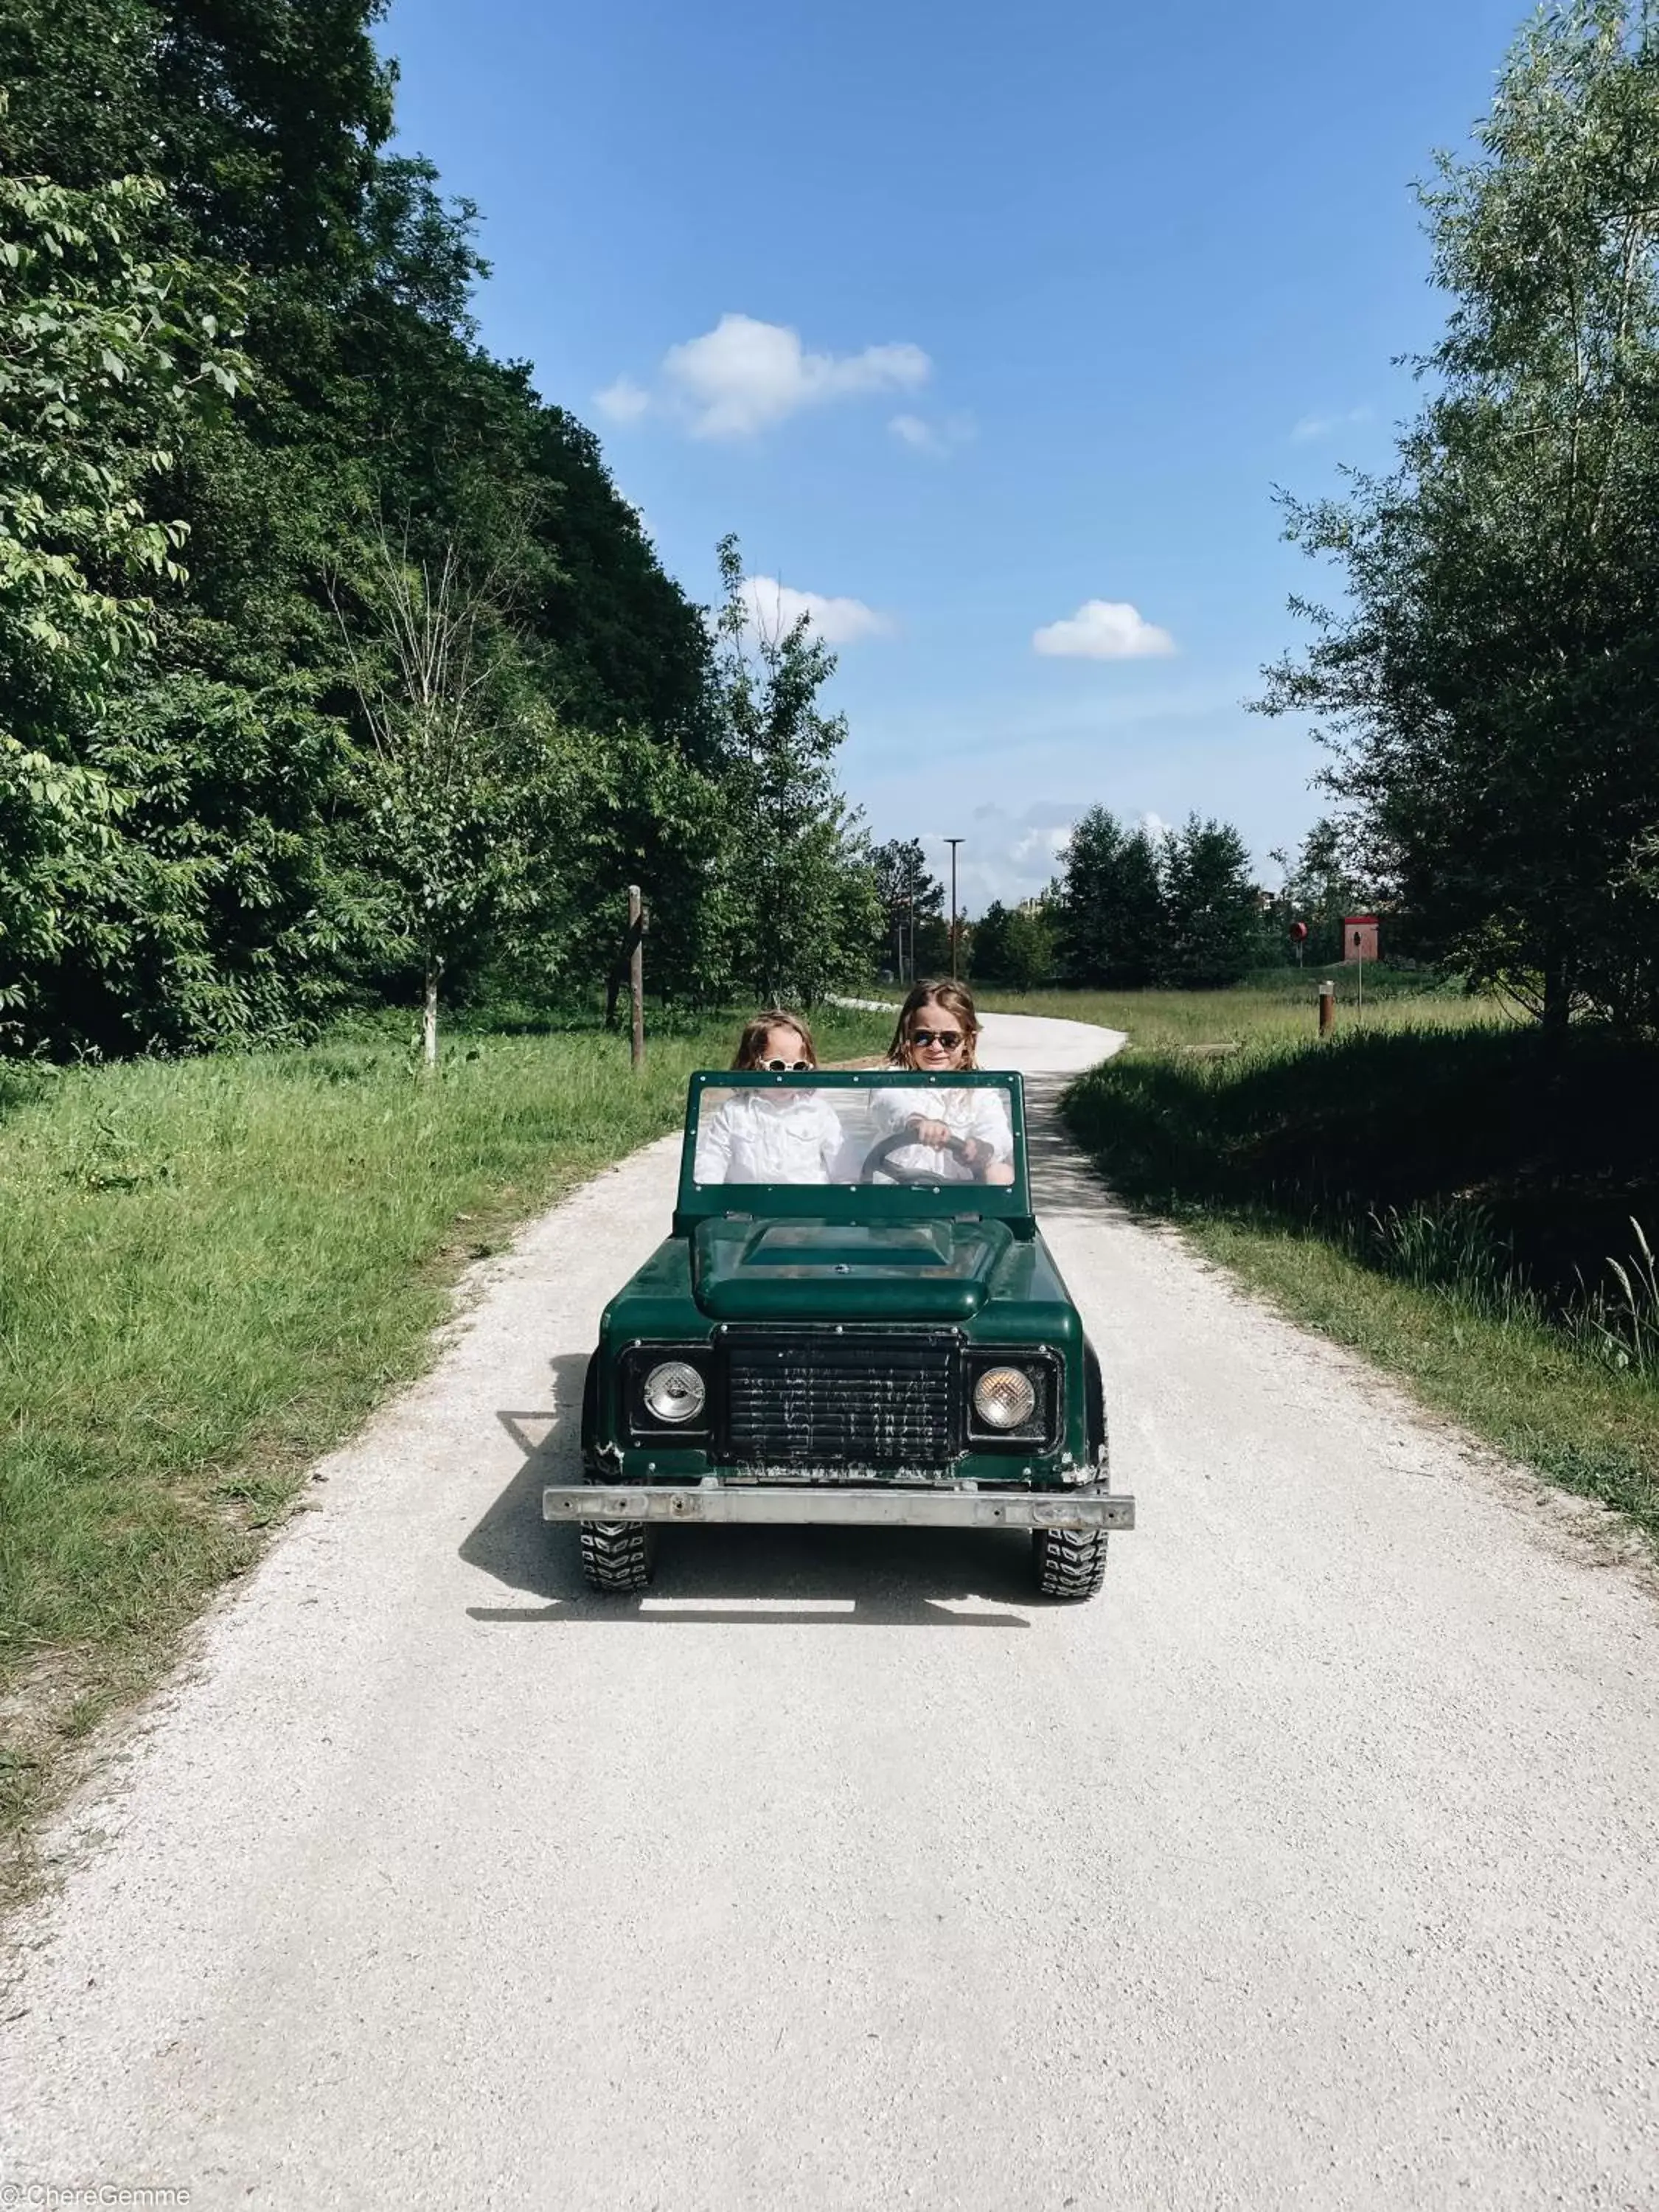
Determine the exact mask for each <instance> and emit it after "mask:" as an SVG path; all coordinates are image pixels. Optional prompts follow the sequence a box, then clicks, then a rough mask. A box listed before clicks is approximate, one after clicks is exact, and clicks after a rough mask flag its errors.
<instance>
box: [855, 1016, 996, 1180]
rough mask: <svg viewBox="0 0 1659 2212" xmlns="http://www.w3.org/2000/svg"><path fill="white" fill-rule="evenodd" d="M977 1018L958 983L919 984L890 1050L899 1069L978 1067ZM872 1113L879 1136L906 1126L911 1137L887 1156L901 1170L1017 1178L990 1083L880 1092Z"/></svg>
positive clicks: (929, 1176) (941, 1176) (924, 1175)
mask: <svg viewBox="0 0 1659 2212" xmlns="http://www.w3.org/2000/svg"><path fill="white" fill-rule="evenodd" d="M978 1038H979V1016H978V1015H977V1014H976V1013H975V1011H974V1001H973V996H972V994H971V993H969V991H968V990H967V989H966V988H965V987H964V986H963V985H962V984H960V983H918V984H917V985H916V987H915V990H913V991H912V992H911V994H910V995H909V997H908V999H906V1000H905V1001H904V1004H903V1005H902V1006H901V1007H900V1009H899V1018H898V1026H897V1027H896V1029H895V1030H894V1031H893V1042H892V1043H891V1045H890V1047H889V1048H888V1054H887V1056H888V1058H889V1060H890V1061H891V1062H892V1064H893V1065H894V1066H896V1067H908V1068H914V1069H915V1070H916V1071H917V1072H918V1073H921V1074H924V1075H949V1074H954V1073H957V1071H958V1070H960V1069H963V1068H969V1067H975V1066H977V1065H978V1061H977V1060H976V1058H975V1044H976V1043H977V1042H978ZM870 1118H871V1120H872V1121H873V1122H874V1124H875V1125H876V1127H878V1129H880V1130H881V1131H882V1132H883V1133H884V1134H886V1135H892V1134H895V1133H896V1132H897V1131H899V1130H900V1129H903V1128H908V1129H909V1130H911V1131H912V1132H913V1133H914V1134H915V1143H914V1144H912V1145H906V1146H902V1147H901V1149H900V1150H899V1151H897V1152H892V1153H890V1154H889V1158H890V1162H891V1164H892V1165H893V1166H894V1167H895V1168H896V1169H897V1170H899V1172H900V1173H901V1174H902V1175H904V1176H907V1177H908V1178H911V1179H912V1180H915V1181H917V1182H999V1183H1008V1182H1012V1181H1013V1179H1014V1137H1013V1131H1012V1129H1011V1128H1010V1127H1009V1126H1008V1109H1007V1107H1006V1104H1005V1103H1004V1100H1003V1096H1002V1093H1001V1092H1000V1091H994V1090H992V1089H990V1088H988V1087H987V1088H984V1089H981V1088H979V1087H978V1086H972V1087H969V1088H966V1089H963V1090H960V1091H954V1090H948V1089H943V1088H941V1089H939V1090H938V1091H930V1092H929V1093H928V1094H927V1096H926V1097H918V1096H917V1094H916V1093H915V1091H874V1092H872V1095H871V1099H870Z"/></svg>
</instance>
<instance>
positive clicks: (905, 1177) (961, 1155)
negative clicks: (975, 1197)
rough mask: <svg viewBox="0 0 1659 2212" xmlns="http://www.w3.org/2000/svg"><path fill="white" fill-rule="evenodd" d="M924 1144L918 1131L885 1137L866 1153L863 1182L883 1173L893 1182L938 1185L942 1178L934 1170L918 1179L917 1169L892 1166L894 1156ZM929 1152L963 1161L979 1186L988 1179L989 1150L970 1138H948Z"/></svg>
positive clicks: (922, 1173)
mask: <svg viewBox="0 0 1659 2212" xmlns="http://www.w3.org/2000/svg"><path fill="white" fill-rule="evenodd" d="M920 1142H921V1139H919V1138H918V1137H917V1135H916V1133H915V1130H914V1129H896V1130H895V1131H894V1133H893V1134H892V1135H891V1136H890V1137H884V1138H883V1139H882V1140H881V1142H880V1143H879V1144H878V1145H875V1146H872V1147H871V1149H870V1151H869V1152H866V1155H865V1159H864V1165H863V1166H862V1167H861V1168H860V1170H859V1181H860V1182H874V1181H875V1179H876V1176H877V1173H878V1171H879V1172H880V1173H881V1174H883V1175H884V1176H886V1177H887V1178H888V1180H889V1181H890V1182H902V1183H921V1184H933V1183H936V1182H938V1181H939V1176H937V1175H936V1174H935V1173H934V1172H933V1170H932V1169H931V1168H926V1169H924V1170H922V1172H921V1174H920V1175H918V1174H917V1173H916V1172H915V1170H913V1169H910V1168H896V1167H894V1166H893V1165H892V1164H891V1156H892V1154H893V1153H895V1152H905V1151H907V1150H908V1148H909V1146H912V1145H915V1144H918V1143H920ZM929 1149H930V1150H932V1151H933V1152H950V1153H951V1154H952V1155H953V1156H954V1157H955V1158H957V1159H959V1160H962V1161H963V1162H964V1163H965V1164H966V1165H967V1166H968V1167H969V1169H970V1170H972V1173H973V1180H974V1181H975V1182H983V1181H984V1179H985V1178H984V1176H983V1175H982V1173H981V1170H982V1169H983V1167H984V1165H985V1154H986V1152H987V1148H986V1147H985V1146H982V1145H976V1144H975V1142H974V1141H973V1139H971V1138H970V1137H947V1138H946V1139H945V1142H944V1144H943V1145H935V1146H930V1147H929Z"/></svg>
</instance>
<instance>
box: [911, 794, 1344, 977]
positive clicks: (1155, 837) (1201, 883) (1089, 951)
mask: <svg viewBox="0 0 1659 2212" xmlns="http://www.w3.org/2000/svg"><path fill="white" fill-rule="evenodd" d="M877 858H878V863H879V864H880V865H879V868H878V874H879V878H880V881H881V884H882V885H883V891H884V899H885V902H886V910H887V914H888V921H889V931H888V939H887V943H888V948H889V957H890V958H891V957H892V951H893V949H894V948H896V947H897V948H902V945H903V942H904V933H905V927H906V923H907V918H908V916H909V915H912V914H913V913H914V915H915V916H916V921H915V924H914V925H913V927H914V928H915V934H916V936H917V939H918V941H919V944H920V947H921V951H922V953H923V954H924V955H925V956H927V957H925V958H924V960H923V963H922V964H921V966H920V967H917V966H915V965H914V964H912V965H911V966H910V967H909V969H908V972H909V973H912V974H920V973H925V972H926V971H927V967H928V966H932V967H933V968H934V969H944V968H945V967H946V966H947V965H948V964H949V961H950V933H949V926H948V924H947V923H946V922H945V920H944V919H943V908H944V902H945V893H944V887H943V885H942V884H939V883H938V882H937V881H936V880H935V879H934V878H933V877H932V876H930V875H929V874H928V873H927V868H926V866H925V863H924V861H923V858H922V848H921V845H920V844H919V843H916V842H914V841H912V842H910V843H908V844H902V843H898V842H895V843H893V844H891V845H888V846H884V847H880V848H878V854H877ZM1298 888H1299V889H1302V890H1306V891H1307V892H1309V893H1310V894H1313V893H1315V892H1316V886H1315V884H1314V883H1313V880H1312V878H1311V877H1310V878H1309V881H1308V883H1307V884H1305V885H1303V886H1298ZM1327 891H1331V892H1333V893H1334V896H1342V891H1336V890H1335V887H1334V886H1321V887H1319V889H1318V891H1317V894H1316V895H1318V896H1321V897H1323V896H1324V895H1325V893H1326V892H1327ZM1343 891H1346V885H1345V886H1343ZM1288 896H1290V893H1289V890H1287V892H1286V894H1285V897H1281V898H1279V899H1273V898H1271V897H1269V896H1267V894H1266V893H1264V892H1262V891H1261V890H1258V888H1257V887H1256V885H1255V881H1254V880H1253V875H1252V870H1251V865H1250V856H1249V852H1248V851H1247V850H1246V848H1245V845H1244V841H1243V838H1242V837H1241V836H1240V835H1239V833H1238V831H1237V829H1234V828H1233V826H1232V825H1231V823H1225V822H1217V821H1200V819H1199V818H1198V817H1197V816H1196V815H1194V816H1193V817H1191V818H1190V819H1189V820H1188V822H1187V823H1184V824H1183V825H1182V827H1181V828H1180V829H1162V830H1155V829H1150V828H1148V827H1146V826H1145V825H1144V824H1143V825H1141V826H1139V827H1132V826H1131V825H1129V824H1127V823H1123V822H1121V821H1119V820H1118V818H1117V817H1116V816H1115V815H1114V814H1113V813H1112V812H1111V811H1110V810H1109V808H1107V807H1104V806H1091V807H1090V808H1089V809H1088V811H1086V812H1085V814H1084V815H1082V816H1081V817H1080V818H1079V820H1078V822H1077V823H1075V824H1074V825H1073V829H1072V832H1071V835H1070V836H1069V838H1068V839H1067V841H1066V846H1065V848H1064V849H1063V850H1062V852H1061V854H1060V873H1059V875H1058V876H1057V877H1056V878H1054V881H1053V882H1052V883H1051V884H1049V885H1048V889H1047V890H1046V891H1045V892H1044V893H1043V894H1042V896H1041V897H1038V898H1035V899H1030V900H1028V901H1026V902H1024V904H1022V905H1018V906H1012V907H1011V906H1008V905H1006V904H1005V903H1004V902H1002V901H1001V900H996V901H994V902H993V903H992V904H991V905H990V906H989V907H987V909H986V911H985V912H984V914H983V915H981V916H980V918H979V920H978V921H975V922H973V923H972V924H970V925H968V926H966V927H964V928H963V931H962V933H961V941H960V943H959V945H958V948H957V951H958V964H959V965H960V967H961V968H962V969H963V970H964V971H965V972H967V971H970V972H971V973H972V974H973V975H975V976H977V977H978V978H979V979H980V980H981V981H984V982H987V983H1003V984H1006V985H1007V986H1008V987H1010V988H1012V989H1014V990H1024V991H1029V990H1035V989H1036V988H1038V987H1040V986H1042V985H1043V984H1049V983H1059V984H1069V985H1074V986H1078V987H1085V988H1089V987H1092V988H1095V989H1100V988H1107V989H1111V990H1141V989H1146V988H1147V987H1153V986H1157V987H1166V988H1175V989H1188V990H1215V989H1220V988H1224V987H1225V986H1227V985H1228V984H1231V983H1237V982H1238V981H1241V980H1242V978H1243V976H1244V975H1247V974H1249V971H1250V970H1251V969H1253V968H1259V967H1263V966H1267V965H1269V964H1271V963H1273V962H1275V961H1282V960H1284V959H1285V958H1286V957H1288V951H1287V947H1288V942H1289V940H1288V938H1287V936H1286V934H1285V923H1286V915H1285V899H1286V898H1287V897H1288ZM1331 929H1332V935H1333V937H1334V939H1336V941H1337V944H1338V946H1339V948H1340V916H1338V917H1336V918H1335V919H1334V921H1333V922H1332V925H1331ZM894 972H895V973H896V974H900V975H902V974H904V973H905V972H907V970H906V965H905V963H903V961H902V959H901V960H900V961H899V963H898V965H897V966H896V969H895V970H894Z"/></svg>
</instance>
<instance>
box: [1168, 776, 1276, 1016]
mask: <svg viewBox="0 0 1659 2212" xmlns="http://www.w3.org/2000/svg"><path fill="white" fill-rule="evenodd" d="M1163 873H1164V909H1165V912H1166V914H1167V915H1168V920H1169V954H1168V960H1167V963H1166V965H1165V967H1164V972H1163V975H1162V978H1161V980H1162V981H1167V982H1170V983H1175V984H1177V985H1179V986H1181V987H1182V988H1184V989H1187V990H1218V989H1220V988H1222V987H1225V986H1226V985H1227V984H1229V983H1237V982H1239V981H1242V979H1243V977H1244V976H1245V975H1247V974H1248V973H1249V969H1250V968H1251V967H1252V966H1253V965H1254V964H1255V961H1256V959H1257V957H1259V953H1260V949H1261V895H1260V893H1259V892H1258V891H1257V890H1256V889H1255V885H1254V884H1253V883H1252V882H1251V880H1250V856H1249V853H1248V852H1247V851H1246V850H1245V847H1244V841H1243V838H1242V837H1241V836H1239V834H1238V832H1237V829H1234V828H1233V827H1232V825H1231V823H1226V822H1215V821H1209V822H1200V820H1199V818H1198V817H1197V816H1196V815H1195V814H1194V815H1189V816H1188V819H1187V821H1186V823H1185V824H1184V826H1183V827H1182V829H1178V830H1176V829H1171V830H1169V831H1167V832H1166V833H1165V835H1164V871H1163Z"/></svg>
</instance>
